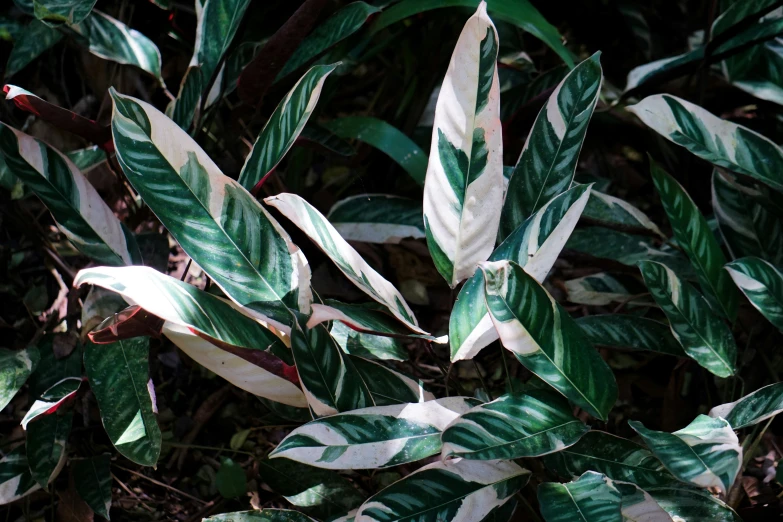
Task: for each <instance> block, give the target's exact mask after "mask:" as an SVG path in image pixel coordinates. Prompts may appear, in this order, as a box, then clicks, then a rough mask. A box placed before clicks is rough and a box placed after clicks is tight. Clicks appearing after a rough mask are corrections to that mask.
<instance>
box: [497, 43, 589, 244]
mask: <svg viewBox="0 0 783 522" xmlns="http://www.w3.org/2000/svg"><path fill="white" fill-rule="evenodd" d="M600 56H601V54H600V53H596V54H594V55H593V56H591V57H590V58H588V59H587V60H585V61H583V62H582V63H580V64H579V65H577V66H576V67H575V68H574V69H573V70H572V71H571V72H570V73H568V75H567V76H566V77H565V78H564V79H563V81H561V82H560V84H559V85H558V86H557V87H556V88H555V90H554V92H553V93H552V94H551V96H550V97H549V100H548V101H547V103H546V105H544V106H543V107H542V108H541V112H539V113H538V117H537V118H536V121H535V123H534V124H533V128H532V129H531V130H530V134H529V135H528V137H527V141H526V142H525V145H524V147H523V148H522V153H521V154H520V156H519V159H518V160H517V164H516V166H515V167H514V173H513V174H512V175H511V179H510V180H509V183H508V190H507V192H506V199H505V203H504V204H503V217H502V219H501V222H500V234H499V236H500V239H505V238H506V237H507V236H508V235H509V234H511V233H512V232H513V231H514V230H515V229H516V228H517V227H518V226H519V225H521V224H522V223H523V222H524V221H525V220H526V219H527V218H528V217H530V216H532V215H533V214H534V213H535V212H536V211H537V210H538V209H540V208H541V207H543V206H544V205H546V203H547V202H548V201H549V200H551V199H552V198H554V197H555V196H557V195H558V194H560V193H562V192H564V191H565V190H566V189H568V187H569V186H570V185H571V182H572V181H573V179H574V171H575V169H576V163H577V160H578V159H579V152H580V150H581V149H582V143H583V142H584V138H585V134H586V133H587V125H588V123H589V122H590V117H591V116H592V115H593V110H594V109H595V105H596V103H597V102H598V95H599V93H600V92H601V80H602V78H603V73H602V71H601V64H600V61H599V59H600Z"/></svg>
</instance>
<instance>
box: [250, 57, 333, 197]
mask: <svg viewBox="0 0 783 522" xmlns="http://www.w3.org/2000/svg"><path fill="white" fill-rule="evenodd" d="M335 67H337V64H332V65H315V66H313V67H311V68H310V70H309V71H307V72H306V73H305V74H304V76H302V78H300V79H299V81H298V82H297V83H296V85H294V87H293V88H292V89H291V90H290V91H288V94H286V95H285V97H284V98H283V99H282V101H281V102H280V103H279V104H278V105H277V108H276V109H275V112H273V113H272V116H270V117H269V121H267V123H266V125H264V128H263V129H261V133H260V134H259V135H258V138H256V142H255V143H254V144H253V150H252V151H250V155H248V157H247V159H246V160H245V164H244V166H243V167H242V172H240V173H239V184H240V185H242V186H243V187H245V188H246V189H247V190H252V189H253V188H254V187H256V185H258V184H260V183H263V182H264V180H265V179H266V177H267V176H268V175H269V174H271V173H272V170H273V169H274V168H275V167H276V166H277V164H278V163H280V160H282V159H283V156H285V153H286V152H288V149H290V148H291V146H292V145H293V144H294V141H295V140H296V137H297V136H299V133H300V132H302V129H304V126H305V124H307V120H308V119H309V118H310V115H311V114H312V113H313V110H314V109H315V104H316V103H318V97H319V96H320V95H321V89H323V86H324V82H325V81H326V77H327V76H329V74H330V73H331V72H332V71H334V69H335Z"/></svg>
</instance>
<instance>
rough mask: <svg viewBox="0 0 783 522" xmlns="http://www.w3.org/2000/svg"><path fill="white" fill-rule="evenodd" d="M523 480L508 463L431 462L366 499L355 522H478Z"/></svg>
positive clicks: (524, 475)
mask: <svg viewBox="0 0 783 522" xmlns="http://www.w3.org/2000/svg"><path fill="white" fill-rule="evenodd" d="M529 477H530V472H529V471H527V470H525V469H523V468H520V467H519V466H517V465H516V464H514V463H513V462H510V461H495V462H483V461H477V460H466V459H452V460H448V461H445V462H436V463H434V464H430V465H428V466H424V467H423V468H420V469H419V470H417V471H415V472H413V473H411V474H410V475H408V476H407V477H405V478H404V479H402V480H399V481H397V482H395V483H394V484H392V485H391V486H388V487H387V488H385V489H382V490H381V491H379V492H378V493H376V494H375V495H373V496H372V497H370V498H369V499H367V500H366V501H365V502H364V504H362V505H361V507H360V508H359V512H358V513H357V514H356V521H357V522H369V521H373V520H374V521H378V522H381V521H392V520H417V521H419V522H436V521H440V520H451V521H459V520H481V519H483V518H484V516H486V515H488V514H489V513H490V512H491V511H492V510H493V509H494V508H496V507H498V506H502V505H503V504H505V503H506V502H507V501H509V500H510V499H511V497H512V496H513V495H514V493H516V492H517V491H518V490H519V489H520V488H522V487H523V486H524V485H525V484H526V483H527V481H528V479H529ZM412 492H415V494H411V493H412Z"/></svg>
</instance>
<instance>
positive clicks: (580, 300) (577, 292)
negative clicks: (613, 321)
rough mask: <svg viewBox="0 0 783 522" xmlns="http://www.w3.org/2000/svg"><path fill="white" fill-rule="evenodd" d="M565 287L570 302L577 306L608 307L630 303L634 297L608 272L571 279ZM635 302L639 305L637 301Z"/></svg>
mask: <svg viewBox="0 0 783 522" xmlns="http://www.w3.org/2000/svg"><path fill="white" fill-rule="evenodd" d="M564 285H565V290H566V294H567V296H568V300H569V301H571V302H572V303H576V304H584V305H593V306H606V305H608V304H611V303H624V302H628V300H629V299H630V298H631V297H633V295H634V294H632V293H631V292H630V291H629V290H628V289H627V288H626V287H625V285H624V284H623V283H622V282H621V281H619V280H618V279H617V278H616V277H614V276H612V275H610V274H608V273H606V272H599V273H597V274H592V275H588V276H584V277H578V278H576V279H570V280H568V281H565V283H564ZM639 301H641V300H639ZM633 302H634V303H638V301H636V300H634V301H633ZM648 302H649V301H648Z"/></svg>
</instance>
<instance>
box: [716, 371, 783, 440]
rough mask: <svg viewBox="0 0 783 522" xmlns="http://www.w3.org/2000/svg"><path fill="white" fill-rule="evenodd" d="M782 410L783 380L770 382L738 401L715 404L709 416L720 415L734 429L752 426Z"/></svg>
mask: <svg viewBox="0 0 783 522" xmlns="http://www.w3.org/2000/svg"><path fill="white" fill-rule="evenodd" d="M781 411H783V382H778V383H775V384H770V385H769V386H764V387H763V388H761V389H758V390H756V391H754V392H753V393H749V394H748V395H746V396H744V397H743V398H741V399H740V400H738V401H734V402H729V403H727V404H721V405H720V406H715V407H714V408H712V409H711V410H710V413H709V415H710V417H722V418H724V419H726V422H728V423H729V424H731V427H732V428H734V429H735V430H739V429H742V428H747V427H748V426H753V425H754V424H758V423H759V422H761V421H763V420H766V419H768V418H770V417H774V416H775V415H777V414H778V413H780V412H781Z"/></svg>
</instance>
